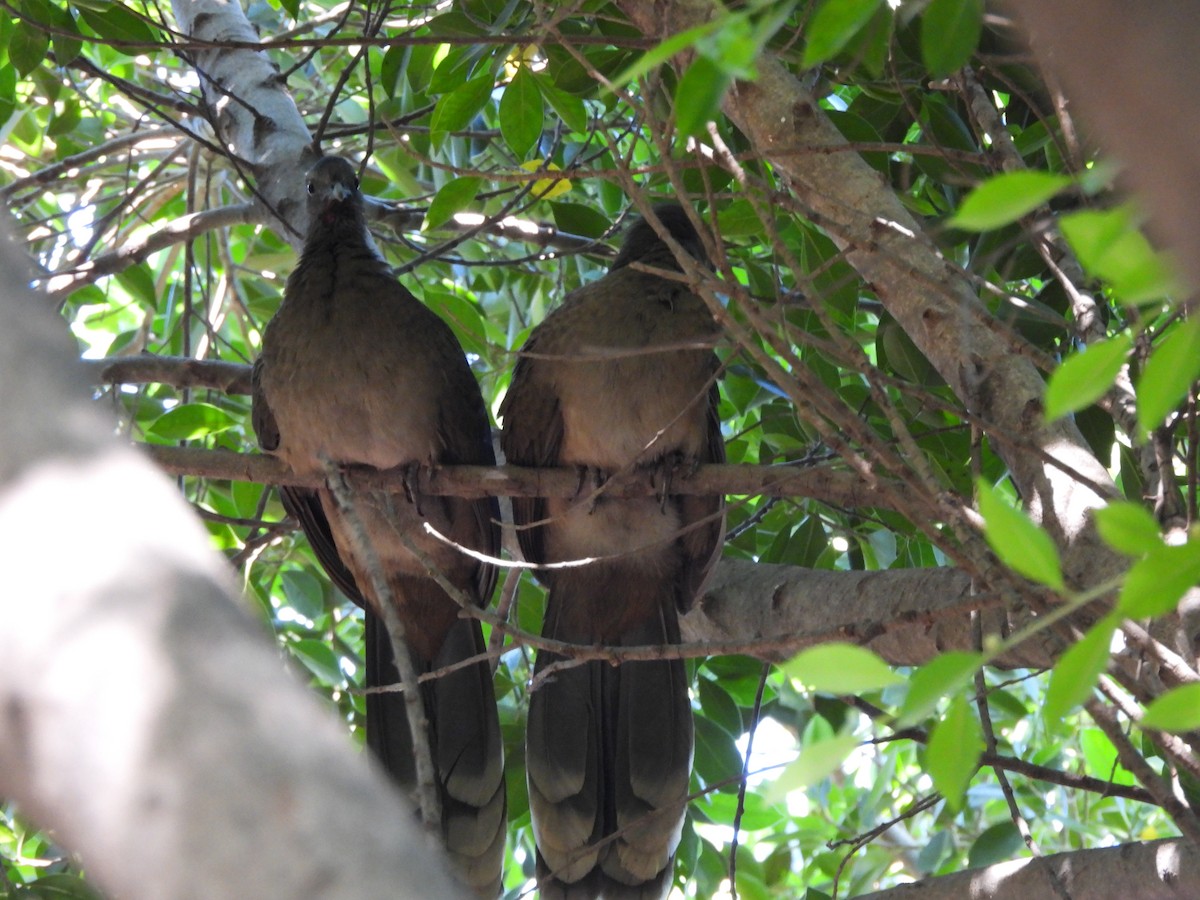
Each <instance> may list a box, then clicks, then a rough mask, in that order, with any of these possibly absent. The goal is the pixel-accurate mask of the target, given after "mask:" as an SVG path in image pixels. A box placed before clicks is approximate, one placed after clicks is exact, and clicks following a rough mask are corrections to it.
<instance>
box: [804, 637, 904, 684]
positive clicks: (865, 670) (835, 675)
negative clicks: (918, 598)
mask: <svg viewBox="0 0 1200 900" xmlns="http://www.w3.org/2000/svg"><path fill="white" fill-rule="evenodd" d="M782 668H783V671H784V672H785V673H786V674H787V676H788V677H789V678H794V679H796V680H797V681H799V682H800V683H801V684H803V685H804V686H805V687H806V688H809V689H810V690H814V691H825V692H826V693H830V694H862V693H866V692H867V691H877V690H879V689H881V688H885V687H888V686H889V685H893V684H901V683H902V682H903V679H902V678H901V677H900V676H899V675H897V674H896V673H895V672H893V671H892V670H891V668H890V667H889V666H888V664H887V663H885V662H884V661H883V660H882V659H880V658H879V657H878V656H876V655H875V654H874V653H872V652H871V651H870V650H866V649H864V648H862V647H859V646H856V645H854V644H842V643H829V644H820V645H818V646H816V647H809V648H808V649H807V650H801V651H800V652H799V653H797V654H796V655H795V656H793V657H792V658H791V659H790V660H788V661H787V662H786V663H784V664H783V666H782Z"/></svg>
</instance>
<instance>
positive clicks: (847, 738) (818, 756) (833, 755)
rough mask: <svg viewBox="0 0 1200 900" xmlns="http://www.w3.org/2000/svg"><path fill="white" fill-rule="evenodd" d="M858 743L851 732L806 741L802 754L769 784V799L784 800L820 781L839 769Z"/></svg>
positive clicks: (771, 800) (770, 800)
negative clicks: (792, 793) (789, 795)
mask: <svg viewBox="0 0 1200 900" xmlns="http://www.w3.org/2000/svg"><path fill="white" fill-rule="evenodd" d="M858 744H859V741H858V738H856V737H855V736H854V735H853V734H852V733H850V732H842V733H841V734H837V735H834V736H833V737H831V738H825V739H823V740H818V741H813V742H811V743H805V744H804V746H803V747H801V748H800V756H799V757H798V758H797V759H796V760H795V761H794V762H790V763H788V765H787V767H786V768H785V769H784V770H783V771H782V772H780V773H779V777H778V778H777V779H775V780H774V781H773V782H771V783H770V784H769V785H768V786H767V790H766V799H767V800H768V801H769V802H775V801H777V800H782V799H783V798H784V797H786V796H787V795H788V794H790V793H791V792H792V791H795V790H801V789H803V788H808V787H812V786H813V785H815V784H817V783H819V782H820V781H821V780H822V779H823V778H826V777H827V776H829V775H830V774H832V773H833V772H836V771H837V770H838V768H839V767H840V766H841V765H842V763H844V762H845V761H846V757H848V756H849V755H850V754H851V753H853V752H854V750H855V749H856V748H857V747H858Z"/></svg>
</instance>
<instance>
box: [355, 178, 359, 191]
mask: <svg viewBox="0 0 1200 900" xmlns="http://www.w3.org/2000/svg"><path fill="white" fill-rule="evenodd" d="M354 189H355V190H356V191H357V190H358V176H357V175H355V176H354Z"/></svg>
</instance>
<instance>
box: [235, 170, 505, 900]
mask: <svg viewBox="0 0 1200 900" xmlns="http://www.w3.org/2000/svg"><path fill="white" fill-rule="evenodd" d="M307 189H308V232H307V236H306V240H305V243H304V250H303V252H302V253H301V256H300V261H299V263H298V264H297V266H296V269H295V271H293V272H292V274H291V277H289V278H288V281H287V286H286V288H285V289H284V295H283V302H282V303H281V304H280V307H279V310H278V312H277V313H276V314H275V317H274V318H273V319H272V320H271V322H270V324H269V325H268V326H267V329H266V331H265V332H264V334H263V340H262V353H261V355H260V356H259V359H258V361H257V363H256V364H255V366H254V397H253V419H254V428H255V431H256V432H257V434H258V441H259V444H260V445H261V446H262V448H263V449H264V450H267V451H269V452H271V453H273V454H274V455H275V456H277V457H279V458H280V459H282V460H283V461H284V462H285V463H287V464H288V465H289V466H291V468H292V469H293V470H294V471H296V472H297V473H300V474H306V475H311V474H324V472H325V471H326V470H325V466H326V463H327V462H332V463H334V464H336V465H339V466H343V467H344V466H354V465H362V466H372V467H374V468H377V469H386V468H391V467H394V466H414V465H431V466H432V465H439V464H455V463H460V464H473V465H494V464H495V454H494V452H493V450H492V442H491V429H490V426H489V424H488V417H487V410H486V408H485V406H484V403H483V399H482V397H481V396H480V393H479V386H478V385H477V384H476V382H475V378H474V376H473V375H472V373H471V369H470V367H469V366H468V364H467V361H466V359H465V357H464V356H463V351H462V347H461V346H460V345H459V343H458V340H457V339H456V338H455V337H454V334H453V332H452V331H451V330H450V328H449V327H448V326H447V325H446V324H445V323H444V322H443V321H442V320H441V319H440V318H438V316H436V315H435V314H434V313H433V312H431V311H430V310H429V309H428V308H426V307H425V306H424V305H423V304H422V303H421V302H420V301H418V300H417V299H416V298H415V297H414V296H413V295H412V294H411V293H409V292H408V290H406V289H405V288H404V287H403V286H402V285H401V284H400V283H399V282H398V281H397V280H396V279H395V277H394V275H393V274H392V272H391V269H390V268H389V266H388V265H387V263H386V262H385V261H384V259H383V258H382V257H381V256H380V254H379V252H378V251H377V250H376V249H375V246H374V243H373V241H372V240H371V238H370V236H369V233H368V231H367V226H366V220H365V218H364V214H363V204H362V196H361V194H360V193H359V190H358V178H357V177H356V175H355V171H354V168H353V167H352V166H351V165H350V164H349V163H348V162H346V161H345V160H343V159H339V158H336V157H325V158H323V159H321V160H320V161H318V162H317V163H316V165H314V166H313V168H312V169H311V170H310V171H309V173H308V179H307ZM281 494H282V499H283V504H284V507H285V508H286V509H287V510H288V511H289V512H290V513H291V514H292V515H293V516H295V517H296V518H297V519H298V520H299V521H300V523H301V525H302V526H303V528H304V532H305V534H306V535H307V536H308V539H309V542H310V544H311V545H312V547H313V550H314V552H315V553H316V555H317V558H318V559H319V560H320V561H321V564H322V565H323V566H324V567H325V570H326V571H327V572H328V573H329V575H330V577H331V578H332V580H333V581H334V583H335V584H337V585H338V587H340V588H341V589H342V591H343V592H344V593H345V594H346V595H347V596H349V597H350V598H351V599H353V600H354V601H355V602H357V603H358V604H359V605H361V606H363V607H364V608H365V610H366V655H367V659H366V681H367V685H368V686H369V687H373V686H377V685H382V684H392V683H394V682H395V681H396V680H397V675H396V669H395V663H394V659H393V656H392V646H391V642H390V639H389V636H388V633H387V630H386V628H385V627H384V625H383V622H382V619H381V618H380V612H379V610H380V609H381V607H380V604H381V603H382V602H384V598H382V597H378V596H375V592H374V590H373V588H372V580H371V577H370V574H369V573H370V571H371V570H370V568H369V564H368V562H367V561H366V560H365V559H361V558H360V556H359V551H358V550H356V549H355V548H357V547H360V546H361V545H360V544H359V543H358V542H357V541H356V540H355V538H354V530H353V529H354V527H355V525H356V523H357V524H358V525H359V526H361V528H362V531H363V532H365V536H366V538H367V539H368V541H369V544H370V545H371V547H372V548H373V552H374V556H375V558H376V559H377V561H378V563H377V564H378V565H379V566H380V567H381V568H382V572H383V575H384V577H385V579H386V582H387V587H388V593H390V601H391V603H392V604H393V605H394V608H395V610H396V612H397V614H398V615H399V618H400V621H401V622H402V623H403V625H404V630H405V635H406V641H407V644H408V651H409V654H410V656H411V657H412V660H413V663H414V666H415V668H416V670H417V672H418V673H422V672H428V671H432V670H436V669H440V668H442V667H444V666H448V665H451V664H453V663H456V662H458V661H460V660H463V659H466V658H468V657H471V656H475V655H476V654H479V653H483V652H484V650H485V646H484V643H483V637H482V633H481V631H480V627H479V622H478V621H477V620H475V619H469V618H460V617H459V610H460V607H459V605H458V604H457V603H456V602H455V601H454V599H452V597H451V596H450V595H449V594H448V593H447V592H446V591H445V590H444V589H443V588H442V587H441V586H439V585H438V583H437V582H436V581H435V580H434V578H433V577H432V575H431V574H430V571H429V569H428V568H427V566H426V563H425V562H424V561H422V559H421V558H420V557H424V558H425V560H431V561H432V563H433V565H434V566H435V567H436V568H437V570H438V571H439V572H440V574H441V575H442V576H444V577H445V578H446V579H447V580H448V581H449V582H450V583H451V584H453V585H454V586H455V587H456V588H457V589H458V591H459V592H461V594H462V595H465V596H466V597H467V598H469V599H470V600H471V602H473V603H476V604H477V605H484V604H486V603H487V602H488V599H489V598H490V597H491V593H492V588H493V586H494V585H495V580H496V572H495V569H494V568H493V567H492V566H489V565H486V564H483V563H480V562H479V561H477V560H475V559H472V558H471V557H469V556H467V555H465V554H463V553H460V552H459V551H458V550H456V549H454V548H451V547H447V546H446V544H444V543H442V542H440V541H437V540H436V539H434V538H433V537H432V536H430V535H428V534H427V533H426V532H425V531H424V530H423V528H422V521H423V520H424V521H427V522H429V523H430V524H431V525H432V526H433V527H434V528H436V529H437V530H438V531H439V532H440V533H441V534H443V535H446V536H448V537H449V538H450V539H451V540H452V541H454V543H456V544H458V545H461V546H465V547H469V548H472V549H474V550H478V551H481V552H483V553H486V554H488V555H490V556H494V555H495V554H496V552H497V549H498V547H499V530H498V524H497V523H498V522H499V510H498V508H497V504H496V503H495V501H494V500H492V501H488V500H462V499H458V498H452V497H424V496H422V497H417V496H408V495H407V494H406V491H405V490H403V489H402V490H398V491H389V492H384V491H367V492H357V493H355V494H354V495H353V502H352V503H351V504H350V505H349V509H348V510H343V509H342V508H340V507H339V505H338V502H337V500H336V499H335V497H334V496H333V494H332V492H331V491H330V490H328V489H321V490H308V489H301V488H295V487H284V488H282V489H281ZM414 547H415V548H417V550H418V551H420V552H419V554H418V553H414V552H413V549H412V548H414ZM421 695H422V699H423V701H424V709H425V714H426V718H427V720H428V723H429V727H428V739H429V744H430V750H431V752H432V759H433V763H434V768H435V769H436V777H437V781H438V784H439V787H440V795H441V806H442V810H441V821H442V832H443V834H442V836H443V840H444V843H445V845H446V848H447V849H448V850H449V852H450V854H451V857H452V859H453V861H454V869H455V871H456V873H457V874H458V876H459V877H460V878H461V879H462V880H464V881H465V882H466V883H467V884H468V885H469V886H470V887H471V888H473V889H474V890H475V891H476V893H478V894H479V895H481V896H490V897H494V896H496V894H497V893H498V892H499V889H500V876H501V871H500V870H501V864H502V860H503V854H504V840H505V831H506V798H505V791H504V758H503V746H502V743H501V737H500V727H499V721H498V719H497V713H496V700H495V695H494V692H493V688H492V675H491V670H490V668H489V666H488V663H487V662H486V660H484V661H481V662H479V663H477V664H474V665H470V666H467V667H465V668H461V669H458V670H456V671H455V672H453V673H451V674H449V675H446V676H445V677H442V678H437V679H434V680H432V681H429V682H426V683H424V684H423V685H422V690H421ZM367 743H368V745H369V746H370V747H371V749H372V750H373V751H374V753H375V754H376V756H377V757H378V758H379V759H380V760H381V761H382V762H383V764H384V767H385V768H386V769H387V771H388V772H389V773H390V774H391V775H392V776H393V778H394V779H395V781H396V782H398V783H399V784H400V785H401V787H403V788H405V789H411V787H412V786H413V784H414V783H415V780H416V774H415V764H414V757H413V739H412V735H411V732H410V730H409V726H408V719H407V717H406V714H405V709H404V700H403V696H402V695H401V694H399V693H395V692H391V693H382V694H368V695H367Z"/></svg>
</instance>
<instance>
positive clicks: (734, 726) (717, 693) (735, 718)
mask: <svg viewBox="0 0 1200 900" xmlns="http://www.w3.org/2000/svg"><path fill="white" fill-rule="evenodd" d="M696 694H697V695H698V697H699V698H700V708H701V709H702V710H704V715H705V716H707V717H708V719H709V720H710V721H712V722H715V723H716V724H718V725H720V726H721V727H722V728H723V729H725V730H726V731H728V732H729V733H730V734H732V735H740V734H741V733H742V714H741V712H739V711H738V707H737V704H736V703H734V702H733V698H732V697H730V696H729V691H727V690H725V688H724V687H723V686H722V685H721V684H720V682H718V681H716V680H715V679H713V678H698V679H696Z"/></svg>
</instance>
